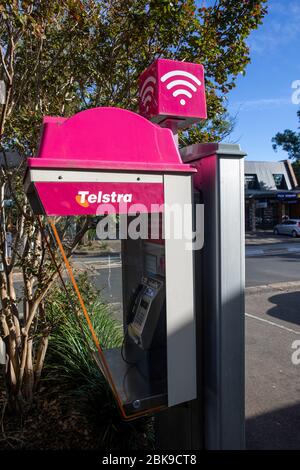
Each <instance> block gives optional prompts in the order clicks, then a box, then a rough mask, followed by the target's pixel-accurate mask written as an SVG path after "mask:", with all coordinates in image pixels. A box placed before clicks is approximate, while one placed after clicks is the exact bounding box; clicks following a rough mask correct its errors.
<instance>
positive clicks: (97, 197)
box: [75, 191, 132, 207]
mask: <svg viewBox="0 0 300 470" xmlns="http://www.w3.org/2000/svg"><path fill="white" fill-rule="evenodd" d="M75 199H76V202H77V203H78V204H79V205H80V206H82V207H89V205H90V204H101V203H104V204H107V203H110V202H117V203H120V202H126V203H127V202H132V194H119V193H116V192H115V191H113V192H111V193H103V191H99V192H98V194H94V193H90V192H89V191H78V193H77V195H76V196H75Z"/></svg>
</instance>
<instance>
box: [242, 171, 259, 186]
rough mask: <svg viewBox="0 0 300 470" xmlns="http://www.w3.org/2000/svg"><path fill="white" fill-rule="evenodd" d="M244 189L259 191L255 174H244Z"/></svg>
mask: <svg viewBox="0 0 300 470" xmlns="http://www.w3.org/2000/svg"><path fill="white" fill-rule="evenodd" d="M245 189H260V187H259V183H258V179H257V175H256V174H249V173H248V174H245Z"/></svg>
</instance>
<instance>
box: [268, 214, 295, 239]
mask: <svg viewBox="0 0 300 470" xmlns="http://www.w3.org/2000/svg"><path fill="white" fill-rule="evenodd" d="M273 233H274V235H291V236H292V237H294V238H296V237H299V236H300V219H289V220H285V221H284V222H281V224H277V225H275V227H274V229H273Z"/></svg>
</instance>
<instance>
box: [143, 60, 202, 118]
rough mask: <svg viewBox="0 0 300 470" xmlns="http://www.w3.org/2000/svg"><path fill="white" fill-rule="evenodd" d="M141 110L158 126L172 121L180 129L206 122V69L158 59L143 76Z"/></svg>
mask: <svg viewBox="0 0 300 470" xmlns="http://www.w3.org/2000/svg"><path fill="white" fill-rule="evenodd" d="M139 109H140V114H141V115H142V116H145V117H146V118H148V119H151V120H152V121H154V122H157V123H160V122H163V121H164V120H166V119H168V118H171V119H176V120H177V121H178V123H179V126H180V127H187V126H188V125H190V124H192V123H194V122H198V121H200V120H201V119H206V117H207V115H206V99H205V87H204V69H203V66H202V65H200V64H192V63H189V62H178V61H174V60H167V59H157V60H156V61H155V62H154V63H153V64H151V65H150V67H148V69H146V70H145V71H144V72H143V73H142V75H141V76H140V80H139Z"/></svg>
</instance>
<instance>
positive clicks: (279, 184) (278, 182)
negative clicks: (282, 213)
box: [273, 173, 287, 189]
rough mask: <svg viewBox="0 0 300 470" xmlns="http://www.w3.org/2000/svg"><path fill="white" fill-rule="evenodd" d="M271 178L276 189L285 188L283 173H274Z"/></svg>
mask: <svg viewBox="0 0 300 470" xmlns="http://www.w3.org/2000/svg"><path fill="white" fill-rule="evenodd" d="M273 178H274V182H275V186H276V188H277V189H287V185H286V181H285V177H284V175H283V174H279V173H277V174H274V175H273Z"/></svg>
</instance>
